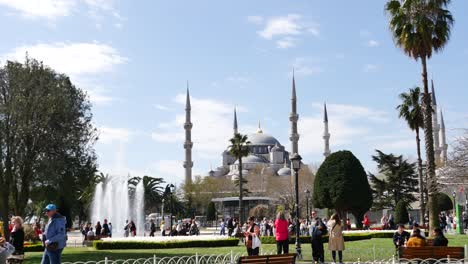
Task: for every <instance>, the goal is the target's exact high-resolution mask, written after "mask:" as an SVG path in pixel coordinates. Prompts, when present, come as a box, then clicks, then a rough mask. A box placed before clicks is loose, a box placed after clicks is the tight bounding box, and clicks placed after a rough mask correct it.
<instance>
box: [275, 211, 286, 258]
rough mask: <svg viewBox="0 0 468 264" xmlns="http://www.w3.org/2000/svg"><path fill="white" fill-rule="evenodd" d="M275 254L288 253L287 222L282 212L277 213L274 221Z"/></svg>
mask: <svg viewBox="0 0 468 264" xmlns="http://www.w3.org/2000/svg"><path fill="white" fill-rule="evenodd" d="M275 238H276V254H278V255H280V254H288V253H289V232H288V220H286V217H285V216H284V212H278V215H277V216H276V220H275Z"/></svg>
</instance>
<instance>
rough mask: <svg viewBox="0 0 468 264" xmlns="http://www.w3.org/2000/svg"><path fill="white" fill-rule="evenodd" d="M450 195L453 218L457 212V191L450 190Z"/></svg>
mask: <svg viewBox="0 0 468 264" xmlns="http://www.w3.org/2000/svg"><path fill="white" fill-rule="evenodd" d="M452 197H453V218H454V219H455V217H456V214H457V211H456V210H457V209H456V208H457V200H456V199H457V192H456V191H453V192H452Z"/></svg>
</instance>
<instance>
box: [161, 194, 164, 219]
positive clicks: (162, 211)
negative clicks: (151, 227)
mask: <svg viewBox="0 0 468 264" xmlns="http://www.w3.org/2000/svg"><path fill="white" fill-rule="evenodd" d="M161 221H164V198H162V203H161Z"/></svg>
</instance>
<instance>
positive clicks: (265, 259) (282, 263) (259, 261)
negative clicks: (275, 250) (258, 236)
mask: <svg viewBox="0 0 468 264" xmlns="http://www.w3.org/2000/svg"><path fill="white" fill-rule="evenodd" d="M237 263H238V264H241V263H248V264H295V263H296V254H283V255H263V256H245V257H240V258H239V261H238V262H237Z"/></svg>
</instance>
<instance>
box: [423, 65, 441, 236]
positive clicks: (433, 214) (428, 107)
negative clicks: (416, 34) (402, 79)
mask: <svg viewBox="0 0 468 264" xmlns="http://www.w3.org/2000/svg"><path fill="white" fill-rule="evenodd" d="M426 59H427V58H426V56H422V57H421V62H422V79H423V85H424V93H423V95H424V96H423V103H424V104H423V105H424V115H423V116H424V139H425V147H426V159H427V165H426V173H427V183H426V184H427V190H428V192H429V197H428V208H429V232H430V233H432V230H434V229H435V228H437V227H438V226H439V216H438V215H437V210H436V208H435V203H434V198H435V197H434V195H435V194H436V192H437V179H436V175H435V160H434V137H433V134H432V111H433V109H432V104H431V96H430V94H429V85H428V82H427V65H426Z"/></svg>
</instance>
